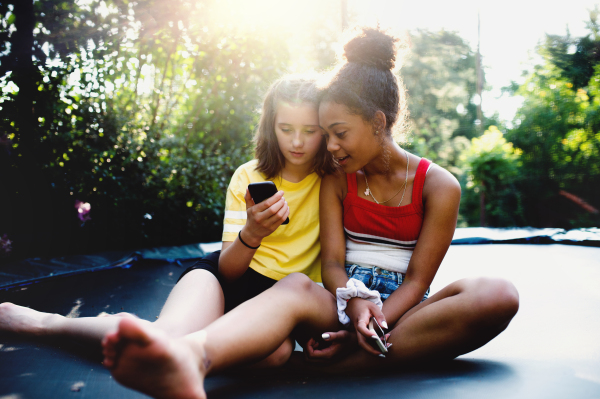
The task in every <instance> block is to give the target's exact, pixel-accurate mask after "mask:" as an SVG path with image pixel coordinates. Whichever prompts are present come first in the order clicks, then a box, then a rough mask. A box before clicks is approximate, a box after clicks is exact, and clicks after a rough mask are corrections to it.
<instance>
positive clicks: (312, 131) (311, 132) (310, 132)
mask: <svg viewBox="0 0 600 399" xmlns="http://www.w3.org/2000/svg"><path fill="white" fill-rule="evenodd" d="M314 132H316V130H307V131H306V133H308V134H313V133H314Z"/></svg>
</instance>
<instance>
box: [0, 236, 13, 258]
mask: <svg viewBox="0 0 600 399" xmlns="http://www.w3.org/2000/svg"><path fill="white" fill-rule="evenodd" d="M11 251H12V241H11V240H9V239H8V235H6V234H4V235H3V236H2V238H0V256H8V255H10V252H11Z"/></svg>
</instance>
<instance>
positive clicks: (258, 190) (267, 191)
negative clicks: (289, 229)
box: [248, 181, 290, 224]
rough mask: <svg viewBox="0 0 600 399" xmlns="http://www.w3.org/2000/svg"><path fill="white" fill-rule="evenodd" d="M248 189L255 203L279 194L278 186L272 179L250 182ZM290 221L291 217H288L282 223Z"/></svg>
mask: <svg viewBox="0 0 600 399" xmlns="http://www.w3.org/2000/svg"><path fill="white" fill-rule="evenodd" d="M248 190H249V191H250V196H251V197H252V201H254V203H255V204H260V203H261V202H263V201H264V200H266V199H268V198H271V197H272V196H274V195H275V194H277V187H276V186H275V183H273V182H272V181H263V182H260V183H250V184H248ZM289 222H290V218H289V217H288V218H287V219H285V222H283V223H282V224H288V223H289Z"/></svg>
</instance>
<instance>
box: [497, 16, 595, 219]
mask: <svg viewBox="0 0 600 399" xmlns="http://www.w3.org/2000/svg"><path fill="white" fill-rule="evenodd" d="M597 15H598V14H597V12H596V11H593V12H591V14H590V16H591V19H590V24H589V25H588V27H589V28H590V30H591V31H592V32H591V33H590V34H589V35H587V36H585V37H582V38H571V37H570V35H569V34H568V33H567V34H566V35H565V36H562V37H561V36H548V37H547V39H546V42H545V43H543V44H542V45H540V46H539V48H538V52H539V53H540V54H541V55H542V57H543V59H544V63H543V64H542V65H536V66H535V67H534V69H533V71H531V72H530V73H529V75H528V76H527V79H526V81H525V83H524V84H522V85H520V86H519V87H518V89H517V91H516V94H517V95H520V96H522V97H523V98H524V102H523V106H522V107H521V108H520V109H519V111H518V112H517V115H516V117H515V121H514V124H515V126H516V127H515V128H513V129H511V130H509V131H508V132H507V134H506V137H507V139H508V140H510V141H512V142H513V143H514V145H515V146H516V147H518V148H520V149H521V150H522V151H523V156H522V157H521V159H522V163H523V166H522V169H521V178H520V179H521V182H520V183H519V190H520V191H521V192H522V193H523V196H524V201H523V204H524V208H525V211H526V212H525V214H526V215H527V223H528V224H530V225H533V226H552V227H566V228H570V227H582V226H583V227H585V226H594V225H598V223H599V222H600V219H599V217H598V213H597V212H596V213H594V212H593V211H590V210H589V209H587V210H586V209H585V207H581V206H580V205H578V204H577V201H572V200H571V199H572V198H579V199H581V200H582V201H584V202H589V204H590V205H591V206H592V208H591V209H594V208H595V209H598V208H599V207H600V203H599V202H598V200H599V199H600V134H599V133H598V132H599V131H600V98H599V94H600V89H599V88H600V86H599V84H598V81H599V80H600V62H599V61H600V59H599V58H598V57H599V53H598V49H600V37H598V35H597V33H598V25H597V23H596V17H597ZM574 49H575V50H574ZM561 193H566V194H567V195H564V194H561ZM569 195H570V196H569ZM569 198H571V199H569Z"/></svg>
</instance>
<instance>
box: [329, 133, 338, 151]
mask: <svg viewBox="0 0 600 399" xmlns="http://www.w3.org/2000/svg"><path fill="white" fill-rule="evenodd" d="M339 149H340V146H339V145H338V143H337V142H336V141H335V139H333V138H332V137H331V136H330V137H329V138H328V139H327V151H329V152H334V151H337V150H339Z"/></svg>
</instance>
